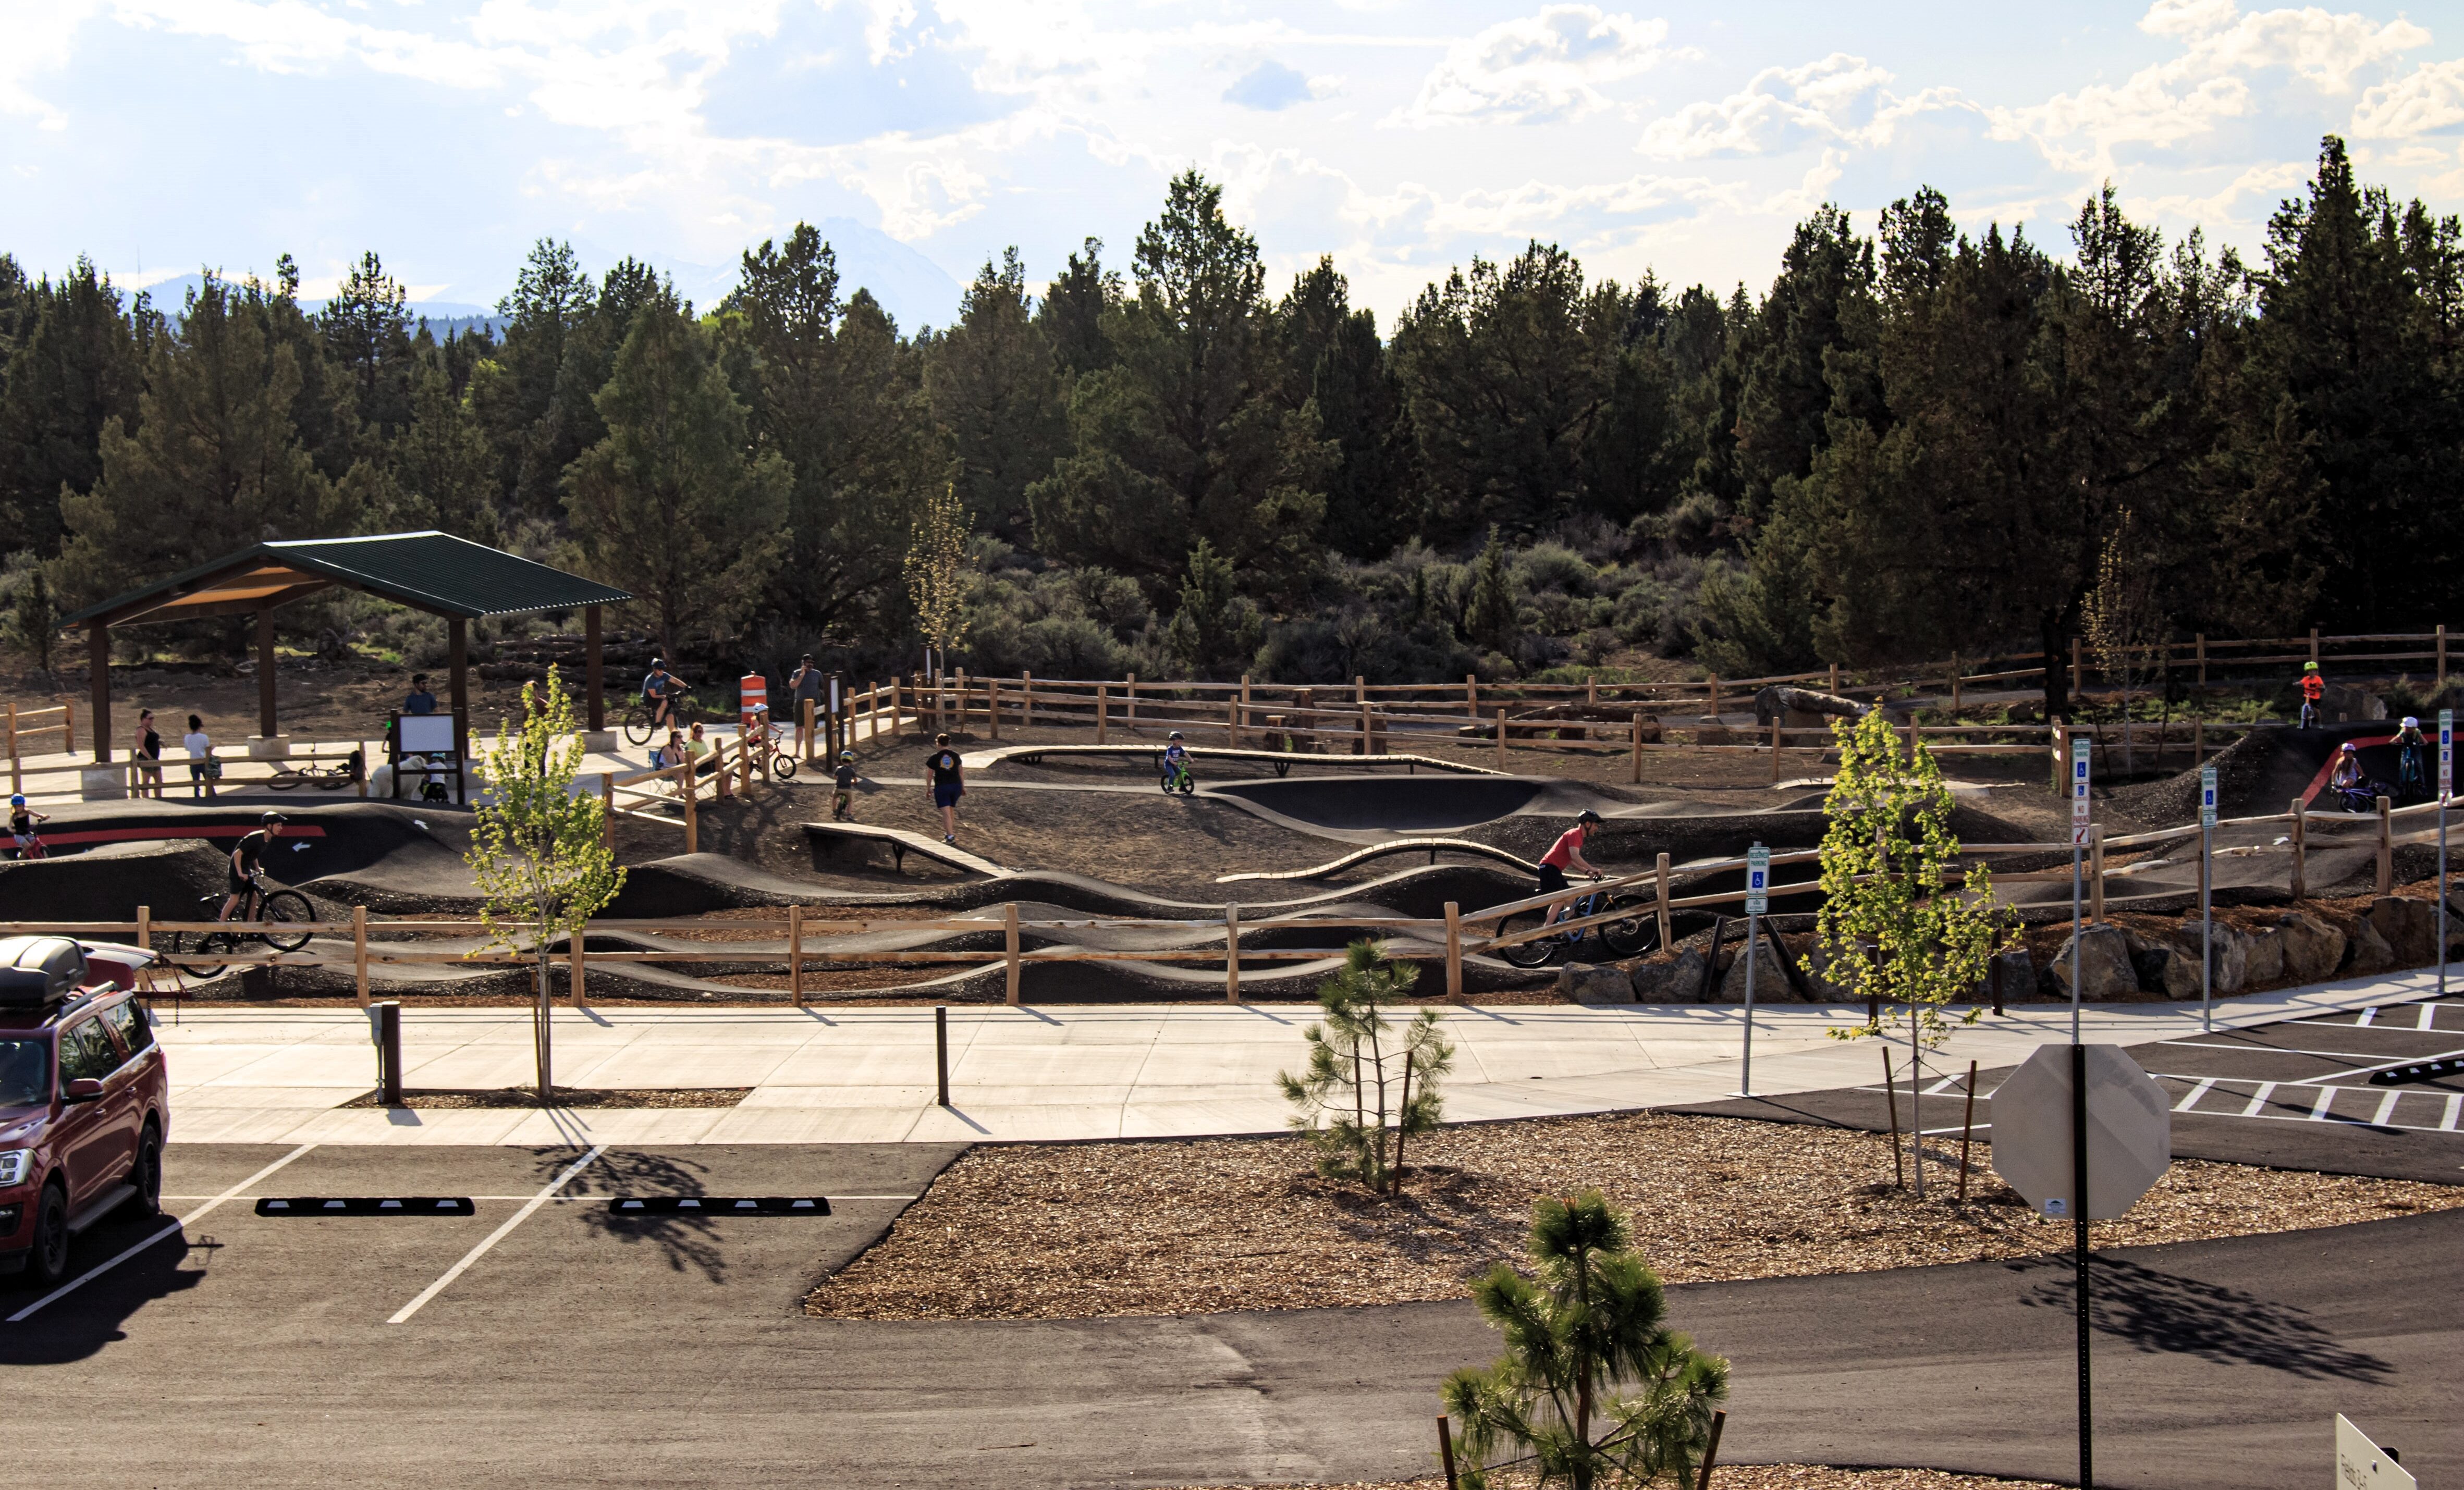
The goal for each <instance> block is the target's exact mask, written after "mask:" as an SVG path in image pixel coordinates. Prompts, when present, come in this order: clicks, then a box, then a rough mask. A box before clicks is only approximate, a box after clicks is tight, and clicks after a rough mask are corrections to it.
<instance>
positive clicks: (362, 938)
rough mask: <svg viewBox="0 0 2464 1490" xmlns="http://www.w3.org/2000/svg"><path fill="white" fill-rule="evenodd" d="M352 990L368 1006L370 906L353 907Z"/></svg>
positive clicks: (364, 1005) (362, 1005)
mask: <svg viewBox="0 0 2464 1490" xmlns="http://www.w3.org/2000/svg"><path fill="white" fill-rule="evenodd" d="M351 992H352V993H353V994H355V995H357V996H358V997H359V1000H360V1007H361V1008H363V1009H364V1008H366V1007H367V1006H368V908H367V907H365V906H353V907H352V908H351Z"/></svg>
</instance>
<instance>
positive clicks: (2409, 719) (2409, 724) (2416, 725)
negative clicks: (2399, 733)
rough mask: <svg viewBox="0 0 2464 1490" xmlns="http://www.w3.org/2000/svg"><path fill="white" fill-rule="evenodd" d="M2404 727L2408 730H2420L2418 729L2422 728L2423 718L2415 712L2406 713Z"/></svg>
mask: <svg viewBox="0 0 2464 1490" xmlns="http://www.w3.org/2000/svg"><path fill="white" fill-rule="evenodd" d="M2404 727H2405V728H2406V729H2408V730H2418V729H2420V728H2421V720H2420V718H2419V716H2417V715H2414V714H2407V715H2405V716H2404Z"/></svg>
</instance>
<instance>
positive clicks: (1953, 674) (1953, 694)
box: [1950, 652, 1959, 724]
mask: <svg viewBox="0 0 2464 1490" xmlns="http://www.w3.org/2000/svg"><path fill="white" fill-rule="evenodd" d="M1950 722H1951V723H1953V724H1957V723H1958V722H1959V654H1958V653H1957V652H1953V653H1951V654H1950Z"/></svg>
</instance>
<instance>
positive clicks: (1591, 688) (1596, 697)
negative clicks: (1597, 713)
mask: <svg viewBox="0 0 2464 1490" xmlns="http://www.w3.org/2000/svg"><path fill="white" fill-rule="evenodd" d="M1583 706H1584V707H1585V708H1587V709H1597V708H1598V707H1600V680H1599V678H1598V677H1597V676H1593V677H1588V678H1585V679H1584V680H1583Z"/></svg>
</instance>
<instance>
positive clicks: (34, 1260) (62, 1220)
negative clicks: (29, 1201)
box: [26, 1181, 69, 1288]
mask: <svg viewBox="0 0 2464 1490" xmlns="http://www.w3.org/2000/svg"><path fill="white" fill-rule="evenodd" d="M26 1271H27V1272H28V1273H29V1274H31V1275H32V1276H33V1282H34V1286H35V1287H37V1288H49V1287H52V1286H54V1285H55V1284H56V1283H57V1282H59V1281H60V1280H61V1279H63V1278H66V1277H67V1276H68V1274H69V1193H68V1187H67V1186H65V1185H61V1184H59V1183H58V1182H56V1181H55V1182H54V1183H52V1184H49V1185H45V1186H44V1187H43V1198H42V1199H41V1200H39V1201H37V1202H36V1203H35V1209H34V1249H33V1254H32V1255H31V1256H29V1257H28V1258H27V1259H26Z"/></svg>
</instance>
